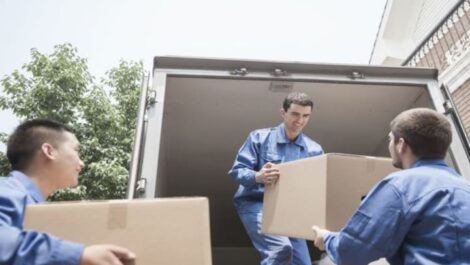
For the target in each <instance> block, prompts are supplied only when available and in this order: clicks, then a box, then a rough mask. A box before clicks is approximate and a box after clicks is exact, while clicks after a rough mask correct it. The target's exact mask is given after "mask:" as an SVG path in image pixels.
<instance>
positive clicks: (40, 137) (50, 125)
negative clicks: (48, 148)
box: [7, 119, 73, 170]
mask: <svg viewBox="0 0 470 265" xmlns="http://www.w3.org/2000/svg"><path fill="white" fill-rule="evenodd" d="M63 132H70V133H73V130H72V129H71V128H70V127H68V126H66V125H64V124H61V123H59V122H56V121H53V120H48V119H33V120H28V121H25V122H23V123H21V124H20V125H19V126H18V127H16V129H15V131H14V132H13V133H12V134H11V135H10V137H9V138H8V143H7V158H8V161H10V164H11V168H12V169H13V170H24V169H26V168H28V166H29V164H30V163H31V160H32V159H33V158H34V155H35V154H36V152H37V151H38V150H39V149H40V148H41V145H42V144H43V143H46V142H47V143H50V144H52V145H57V144H58V142H59V141H60V140H62V139H63V136H62V133H63Z"/></svg>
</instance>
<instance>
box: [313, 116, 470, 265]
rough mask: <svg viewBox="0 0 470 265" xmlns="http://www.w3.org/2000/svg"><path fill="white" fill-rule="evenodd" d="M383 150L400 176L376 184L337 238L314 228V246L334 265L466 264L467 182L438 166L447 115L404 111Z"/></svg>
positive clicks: (447, 137)
mask: <svg viewBox="0 0 470 265" xmlns="http://www.w3.org/2000/svg"><path fill="white" fill-rule="evenodd" d="M390 128H391V132H390V134H389V151H390V154H391V157H392V160H393V165H394V166H395V167H398V168H402V169H403V170H401V171H398V172H395V173H392V174H390V175H389V176H387V177H386V178H385V179H384V180H382V181H381V182H379V183H378V184H377V185H376V186H375V187H374V188H373V189H372V190H371V191H370V192H369V194H368V195H367V197H366V198H365V199H364V200H363V201H362V203H361V205H360V206H359V209H358V210H357V211H356V213H355V214H354V215H353V216H352V218H351V219H350V220H349V221H348V223H347V224H346V226H345V227H344V228H343V229H341V231H340V232H330V231H328V230H325V229H322V228H319V227H317V226H314V227H313V231H314V234H315V246H317V247H318V248H320V249H321V250H323V249H324V250H326V253H327V254H328V256H329V257H330V259H331V260H332V261H333V262H334V263H335V264H338V265H346V264H351V265H362V264H364V265H365V264H369V262H372V261H374V260H376V259H379V258H381V257H385V258H387V260H388V262H389V263H390V264H408V265H413V264H452V265H463V264H470V182H468V181H467V180H465V179H464V178H462V177H461V176H459V175H458V174H457V173H456V172H455V171H454V169H452V168H450V167H449V166H448V165H447V164H446V163H445V161H444V157H445V156H446V153H447V150H448V148H449V145H450V143H451V141H452V132H451V127H450V123H449V121H448V120H447V119H446V117H445V116H444V115H442V114H440V113H438V112H436V111H434V110H431V109H423V108H419V109H411V110H407V111H405V112H402V113H401V114H399V115H398V116H397V117H396V118H395V119H394V120H392V122H391V123H390Z"/></svg>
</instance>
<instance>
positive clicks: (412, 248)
mask: <svg viewBox="0 0 470 265" xmlns="http://www.w3.org/2000/svg"><path fill="white" fill-rule="evenodd" d="M387 180H388V181H389V184H391V185H393V186H395V187H396V189H397V192H398V193H399V194H400V198H402V203H403V212H402V213H401V214H403V217H402V218H400V220H401V224H400V227H399V230H403V231H402V233H404V238H403V243H402V244H401V246H400V248H399V249H398V251H397V253H396V254H395V255H394V256H393V257H392V258H391V259H390V262H391V263H392V264H470V183H469V182H468V181H466V180H465V179H463V178H461V177H460V176H458V174H457V173H456V172H455V171H454V170H453V169H451V168H450V167H448V166H446V165H445V163H444V162H443V161H442V160H420V161H418V162H416V163H415V164H414V165H413V167H412V168H410V169H407V170H403V171H401V172H399V173H397V174H394V175H392V176H391V177H390V178H389V179H387ZM405 230H407V231H405ZM399 233H400V232H399Z"/></svg>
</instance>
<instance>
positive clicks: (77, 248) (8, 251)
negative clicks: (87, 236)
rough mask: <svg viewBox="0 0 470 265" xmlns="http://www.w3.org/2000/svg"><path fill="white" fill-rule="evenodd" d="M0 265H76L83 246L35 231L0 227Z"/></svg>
mask: <svg viewBox="0 0 470 265" xmlns="http://www.w3.org/2000/svg"><path fill="white" fill-rule="evenodd" d="M0 238H1V239H2V240H1V242H0V264H13V265H20V264H21V265H28V264H35V265H36V264H37V265H42V264H44V265H45V264H51V265H55V264H57V265H58V264H64V265H77V264H79V261H80V256H81V254H82V252H83V248H84V246H83V245H80V244H76V243H72V242H68V241H64V240H60V239H58V238H55V237H52V236H50V235H47V234H43V233H38V232H35V231H21V230H20V229H18V228H16V227H11V226H5V225H0Z"/></svg>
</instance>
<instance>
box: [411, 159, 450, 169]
mask: <svg viewBox="0 0 470 265" xmlns="http://www.w3.org/2000/svg"><path fill="white" fill-rule="evenodd" d="M424 165H435V166H447V164H446V162H445V161H444V160H442V159H421V160H418V161H416V162H414V163H413V165H411V168H414V167H419V166H424Z"/></svg>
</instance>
